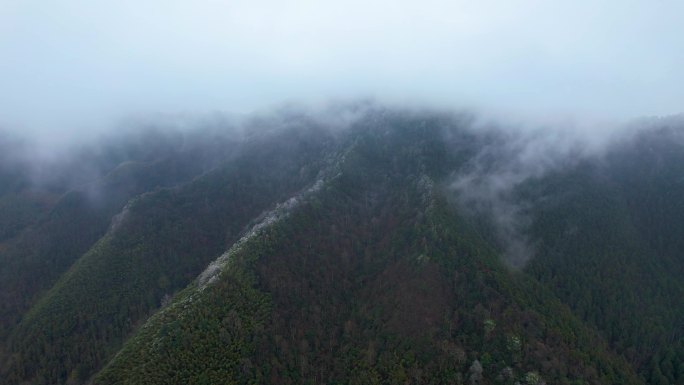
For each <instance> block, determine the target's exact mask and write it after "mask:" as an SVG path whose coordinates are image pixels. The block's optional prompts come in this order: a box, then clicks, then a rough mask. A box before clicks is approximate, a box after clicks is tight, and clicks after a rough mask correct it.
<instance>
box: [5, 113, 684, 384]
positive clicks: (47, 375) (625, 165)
mask: <svg viewBox="0 0 684 385" xmlns="http://www.w3.org/2000/svg"><path fill="white" fill-rule="evenodd" d="M242 125H243V126H238V127H236V126H234V125H231V124H228V123H226V124H225V126H221V127H218V128H217V127H209V128H202V127H200V128H197V129H195V130H189V131H181V132H176V131H162V130H148V131H142V133H139V134H135V135H133V136H127V135H124V136H122V137H119V138H114V139H112V138H109V139H108V140H107V141H105V142H103V143H102V144H101V145H100V146H99V147H98V150H97V151H94V150H90V151H81V152H75V153H74V154H73V155H72V156H71V158H70V159H67V160H65V161H63V162H62V163H61V164H59V165H57V166H53V168H52V169H51V170H52V172H50V173H49V174H50V175H51V176H53V177H51V178H47V179H48V180H47V181H45V179H46V178H45V177H42V178H41V177H40V176H41V175H43V174H44V173H42V174H41V173H38V174H39V175H38V176H36V171H35V170H36V168H37V167H36V166H35V165H34V164H32V163H31V162H27V161H25V160H22V162H23V163H21V164H20V166H17V167H3V168H2V170H3V171H2V172H1V173H0V177H1V178H2V183H3V186H2V189H1V190H0V194H1V195H0V203H1V204H0V225H2V226H0V230H2V231H3V232H2V233H1V234H0V235H2V234H4V235H3V236H2V237H0V261H2V264H0V277H1V278H2V279H1V280H0V286H1V287H2V293H3V295H2V297H1V298H2V313H0V322H1V323H0V325H2V333H1V334H0V338H1V339H0V341H1V342H0V383H2V384H23V383H26V384H218V383H231V384H232V383H235V384H242V383H273V384H300V383H302V384H306V383H311V384H373V383H378V384H397V383H415V384H450V383H452V384H461V383H470V384H515V383H520V384H543V383H548V384H552V383H553V384H642V383H647V384H684V302H683V301H681V298H683V296H682V294H684V280H682V279H681V277H682V273H684V258H683V257H682V254H681V251H680V250H682V247H681V246H682V245H681V243H682V242H683V241H682V240H681V237H680V235H681V230H682V229H684V206H682V202H684V167H682V165H684V151H683V150H684V140H682V138H684V124H682V123H681V122H680V121H678V120H677V119H674V118H673V119H671V120H663V121H657V122H655V123H653V124H652V126H653V127H650V128H648V129H646V128H643V129H639V130H637V131H636V132H635V133H631V134H629V135H627V134H626V135H624V136H623V137H622V138H621V139H619V140H614V141H611V142H610V143H608V144H606V145H605V148H602V149H601V150H600V151H583V150H582V148H581V146H577V145H575V144H572V143H571V144H566V143H561V144H562V146H559V143H558V142H557V141H555V142H554V141H546V140H547V139H546V137H545V136H543V137H542V139H541V140H542V141H541V142H539V141H537V142H535V140H537V139H534V140H530V139H529V137H527V136H525V135H526V134H524V133H520V132H510V131H506V130H505V129H499V128H483V127H480V125H479V124H477V123H476V122H475V119H474V117H473V116H470V115H467V114H461V115H458V114H446V113H436V112H429V111H404V110H396V109H387V108H383V107H379V106H367V105H363V104H359V105H355V106H348V107H344V108H341V109H339V110H337V111H334V112H333V113H329V114H308V113H303V112H297V111H283V112H280V113H277V114H274V115H272V116H268V117H261V118H258V119H254V120H252V121H249V122H246V123H242ZM535 146H536V147H535ZM539 148H541V149H544V151H536V150H535V151H536V152H535V151H532V150H531V149H539ZM560 149H563V150H562V151H561V150H560ZM549 152H551V153H553V154H554V155H553V156H552V157H551V158H549V157H548V153H549ZM521 154H522V155H521ZM531 154H536V155H535V156H532V155H531ZM523 155H524V156H523ZM17 158H18V157H17V156H14V157H11V156H10V155H7V162H9V161H13V162H15V161H16V159H17ZM521 159H522V160H521ZM16 162H18V161H16ZM4 164H10V163H4ZM85 165H87V166H88V172H85V168H86V166H85ZM5 202H6V203H5ZM12 202H20V204H19V203H12Z"/></svg>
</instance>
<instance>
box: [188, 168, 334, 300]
mask: <svg viewBox="0 0 684 385" xmlns="http://www.w3.org/2000/svg"><path fill="white" fill-rule="evenodd" d="M321 187H323V180H322V179H319V180H317V181H316V183H314V184H313V186H311V187H310V188H308V189H306V190H305V191H303V192H301V193H299V194H297V195H295V196H293V197H292V198H290V199H288V200H286V201H285V202H283V203H278V205H276V207H275V208H274V209H273V210H271V211H269V212H267V213H265V214H264V215H262V216H261V220H259V221H258V222H257V223H256V224H255V225H254V226H252V228H251V229H250V230H249V231H248V232H247V233H246V234H245V235H244V236H242V238H240V239H239V240H238V241H237V242H235V243H234V244H233V246H232V247H231V248H230V249H228V251H226V252H225V253H223V254H222V255H221V256H220V257H218V258H216V259H215V260H214V261H212V262H211V263H210V264H209V266H207V268H206V269H204V271H203V272H202V273H201V274H200V275H199V276H198V277H197V285H198V287H199V288H200V289H204V288H206V287H207V286H208V285H211V284H212V283H214V282H216V280H217V279H218V277H219V275H220V274H221V271H223V269H224V267H225V266H227V264H228V263H229V262H230V260H231V258H232V256H233V255H235V254H236V253H237V252H239V251H240V250H241V249H242V247H243V245H244V244H245V242H247V241H248V240H250V239H252V238H254V237H255V236H256V235H258V234H259V233H261V231H262V230H264V229H265V228H267V227H269V226H271V225H272V224H274V223H276V222H277V221H279V220H281V219H283V218H285V217H286V216H288V215H289V214H290V213H291V212H292V210H294V209H295V208H297V207H298V206H299V205H300V204H301V203H302V202H303V201H304V199H306V198H307V197H308V196H309V195H311V194H312V193H315V192H317V191H319V190H320V189H321Z"/></svg>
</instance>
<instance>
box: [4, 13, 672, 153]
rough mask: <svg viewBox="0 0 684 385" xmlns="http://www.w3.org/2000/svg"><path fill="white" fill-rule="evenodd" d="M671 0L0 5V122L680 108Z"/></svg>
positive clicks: (64, 124) (78, 129) (51, 131)
mask: <svg viewBox="0 0 684 385" xmlns="http://www.w3.org/2000/svg"><path fill="white" fill-rule="evenodd" d="M682 14H684V3H682V2H680V1H675V0H660V1H646V0H621V1H617V0H604V1H588V0H575V1H556V2H546V1H539V0H505V1H504V0H481V1H469V0H451V1H446V0H426V1H420V2H418V1H405V0H398V1H389V0H379V1H361V0H346V1H332V2H321V1H313V0H306V1H305V0H294V1H288V2H280V1H273V0H253V1H241V2H235V1H220V0H199V1H192V2H190V1H180V0H171V1H161V0H148V1H132V0H122V1H116V2H110V3H108V4H104V3H102V2H92V1H84V0H55V1H50V2H44V1H38V0H26V1H16V2H3V3H2V4H1V5H0V57H2V60H0V85H1V86H0V126H2V127H5V128H11V129H14V130H24V131H27V130H28V131H31V132H34V133H39V134H41V135H44V136H46V137H48V138H49V139H50V140H57V139H64V138H68V137H74V136H82V135H85V134H87V133H88V132H92V131H97V129H99V128H100V127H101V126H102V125H106V124H109V122H110V121H111V120H113V119H116V118H119V117H121V116H125V115H127V114H136V113H150V112H153V113H170V114H173V113H186V112H187V113H205V112H208V111H230V112H238V113H240V112H250V111H253V110H256V109H261V108H266V107H268V106H270V105H273V104H278V103H282V102H286V101H297V102H303V103H318V102H321V101H327V100H329V99H335V98H356V97H374V98H376V99H378V100H380V101H383V102H384V101H389V102H418V103H424V104H428V105H431V106H435V107H438V108H444V107H457V108H463V107H476V108H482V109H486V110H497V111H504V112H514V113H520V114H523V115H544V114H550V115H554V116H555V115H562V114H570V115H581V116H598V117H600V118H611V119H613V118H615V119H623V118H629V117H634V116H640V115H663V114H674V113H679V112H681V111H682V110H683V108H682V101H683V100H684V87H683V85H684V84H682V83H683V82H684V80H683V79H684V77H682V76H681V73H680V72H681V68H684V50H682V49H680V48H681V46H682V36H684V24H682V23H681V20H680V15H682Z"/></svg>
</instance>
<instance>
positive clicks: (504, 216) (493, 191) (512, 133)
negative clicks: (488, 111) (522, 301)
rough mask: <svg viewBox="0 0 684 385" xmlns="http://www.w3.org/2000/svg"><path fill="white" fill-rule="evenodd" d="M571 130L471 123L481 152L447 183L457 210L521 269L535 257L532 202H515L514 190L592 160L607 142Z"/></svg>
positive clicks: (601, 151) (506, 259) (516, 196)
mask: <svg viewBox="0 0 684 385" xmlns="http://www.w3.org/2000/svg"><path fill="white" fill-rule="evenodd" d="M573 127H574V126H572V125H571V126H570V127H568V126H567V123H566V125H565V126H564V125H563V124H561V123H556V124H555V125H552V126H540V127H534V128H530V127H522V126H518V127H515V126H510V125H508V126H506V125H505V124H504V125H500V124H495V123H477V122H476V123H475V124H474V125H473V126H472V127H471V129H473V130H474V131H475V132H476V133H477V134H478V135H485V137H487V139H485V140H486V142H487V144H485V145H484V146H483V147H482V149H481V150H480V151H479V152H478V153H477V154H476V155H475V156H474V157H473V158H472V159H470V160H469V161H468V164H467V165H466V167H465V168H464V169H462V170H459V171H458V172H457V173H456V174H455V175H454V176H453V179H452V181H451V182H450V185H449V186H450V188H451V190H452V191H454V192H455V194H456V197H457V202H458V203H459V206H460V207H461V209H463V210H464V211H465V212H466V213H468V214H470V215H472V216H473V217H484V218H486V219H487V220H488V221H489V222H490V223H491V227H492V229H493V231H494V236H495V238H496V241H497V242H498V244H499V245H500V247H501V249H502V252H503V260H504V261H505V262H506V263H507V264H508V265H509V266H511V267H513V268H522V267H524V266H525V264H526V263H527V262H528V261H529V260H530V259H531V258H532V257H533V256H534V255H535V247H534V241H533V240H531V239H529V238H528V236H527V235H526V230H527V228H528V226H529V225H530V223H531V220H532V219H531V218H530V217H529V216H528V215H527V210H528V209H529V208H530V207H531V206H533V204H534V202H529V201H526V200H524V199H521V197H520V196H519V195H517V188H518V187H520V186H521V185H523V184H524V183H526V182H528V181H530V180H533V179H536V178H542V177H544V176H545V175H547V174H548V173H550V172H553V171H557V170H560V169H565V168H567V167H568V166H572V165H574V164H577V163H578V162H580V161H582V160H583V159H587V158H588V157H598V156H600V155H601V154H602V153H603V151H604V150H605V146H606V145H607V143H611V142H612V138H611V139H608V138H607V137H604V140H602V141H599V140H597V138H592V137H591V136H587V135H582V134H580V133H578V131H580V132H581V131H582V130H577V129H573Z"/></svg>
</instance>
